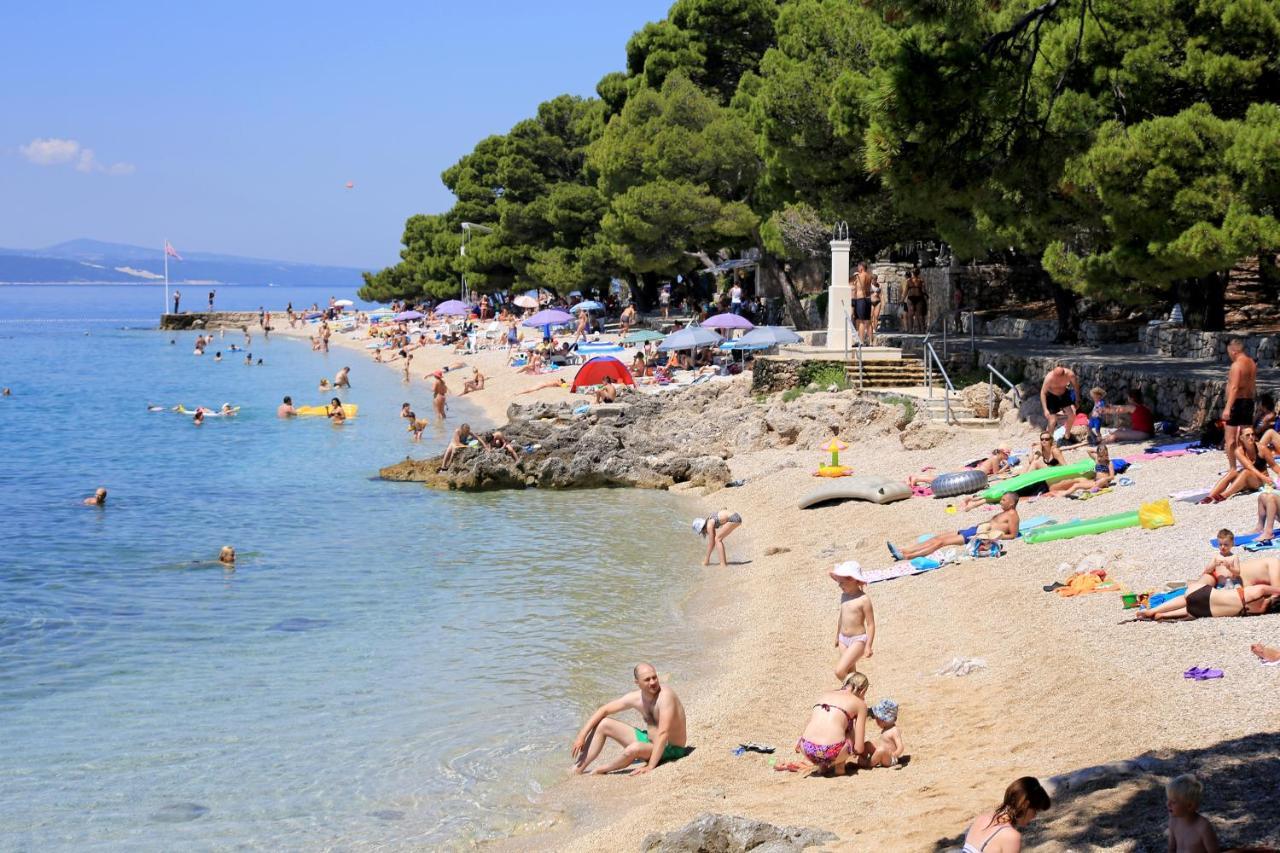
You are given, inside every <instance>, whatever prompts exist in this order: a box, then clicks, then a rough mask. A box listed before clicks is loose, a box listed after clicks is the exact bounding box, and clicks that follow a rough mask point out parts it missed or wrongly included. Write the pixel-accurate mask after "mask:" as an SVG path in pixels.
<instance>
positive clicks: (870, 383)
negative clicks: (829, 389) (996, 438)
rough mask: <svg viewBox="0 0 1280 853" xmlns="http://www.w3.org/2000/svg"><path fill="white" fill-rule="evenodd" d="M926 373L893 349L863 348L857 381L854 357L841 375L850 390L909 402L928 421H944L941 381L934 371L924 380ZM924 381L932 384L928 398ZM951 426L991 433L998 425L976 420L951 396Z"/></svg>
mask: <svg viewBox="0 0 1280 853" xmlns="http://www.w3.org/2000/svg"><path fill="white" fill-rule="evenodd" d="M928 369H929V368H928V367H927V366H926V364H925V362H924V359H923V358H921V357H919V356H917V355H909V354H907V353H904V352H903V350H901V349H897V348H893V347H867V349H866V350H864V351H863V361H862V378H861V381H859V377H858V362H857V359H856V357H855V358H851V359H850V360H849V361H848V362H846V363H845V375H847V376H848V377H849V383H850V384H851V385H852V386H853V387H854V388H857V389H859V390H861V391H863V392H865V393H868V394H871V395H873V396H876V397H899V398H901V397H907V398H910V399H911V400H912V401H913V402H914V403H915V405H916V408H917V409H918V410H919V411H922V412H924V413H925V414H927V415H928V416H929V417H930V418H931V419H933V420H937V421H946V420H947V401H946V397H945V396H944V393H943V392H944V389H945V386H944V384H943V380H942V377H941V376H940V375H939V374H938V372H937V371H936V370H934V371H933V375H932V377H926V373H925V371H926V370H928ZM927 378H931V379H932V381H933V396H932V397H930V396H929V393H928V390H927V389H926V381H927ZM951 422H952V423H953V424H955V425H957V426H961V427H966V428H973V429H994V428H995V427H997V426H998V425H999V421H998V420H994V419H991V418H980V417H978V416H977V413H976V412H974V411H973V409H971V408H970V407H968V406H967V405H965V404H964V403H963V402H962V401H961V400H960V398H959V396H958V395H956V394H952V395H951Z"/></svg>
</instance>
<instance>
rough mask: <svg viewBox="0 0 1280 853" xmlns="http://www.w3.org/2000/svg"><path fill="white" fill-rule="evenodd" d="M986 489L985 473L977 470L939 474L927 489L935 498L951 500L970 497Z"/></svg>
mask: <svg viewBox="0 0 1280 853" xmlns="http://www.w3.org/2000/svg"><path fill="white" fill-rule="evenodd" d="M986 487H987V472H986V471H979V470H978V469H977V468H969V469H967V470H964V471H956V472H955V473H954V474H939V475H938V476H936V477H934V478H933V482H932V483H930V484H929V488H930V489H932V490H933V496H934V497H935V498H953V497H955V496H957V495H971V494H973V493H974V492H980V491H982V490H983V489H985V488H986Z"/></svg>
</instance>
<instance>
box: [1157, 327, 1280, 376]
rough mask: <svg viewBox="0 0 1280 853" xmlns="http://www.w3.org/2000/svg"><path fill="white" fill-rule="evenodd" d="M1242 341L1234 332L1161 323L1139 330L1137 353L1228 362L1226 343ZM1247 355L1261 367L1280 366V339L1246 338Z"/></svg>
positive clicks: (1274, 336)
mask: <svg viewBox="0 0 1280 853" xmlns="http://www.w3.org/2000/svg"><path fill="white" fill-rule="evenodd" d="M1235 337H1241V336H1240V335H1238V334H1236V333H1233V332H1197V331H1194V330H1192V329H1185V328H1183V327H1182V326H1171V325H1169V324H1168V323H1160V324H1156V325H1151V326H1143V327H1142V328H1140V329H1139V330H1138V349H1139V350H1141V351H1142V352H1148V353H1154V354H1157V355H1165V356H1170V357H1172V358H1201V359H1214V360H1216V361H1220V362H1224V363H1225V362H1226V361H1227V342H1228V341H1229V340H1231V339H1232V338H1235ZM1243 339H1244V351H1245V352H1246V353H1248V354H1249V355H1250V356H1252V357H1253V358H1255V359H1257V361H1258V364H1259V365H1261V366H1262V367H1276V366H1280V335H1244V336H1243Z"/></svg>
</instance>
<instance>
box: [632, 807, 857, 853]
mask: <svg viewBox="0 0 1280 853" xmlns="http://www.w3.org/2000/svg"><path fill="white" fill-rule="evenodd" d="M838 840H839V838H838V837H837V836H836V835H834V834H833V833H830V832H827V831H825V830H822V829H808V828H805V827H798V826H775V825H773V824H771V823H763V822H761V821H758V820H751V819H750V818H745V817H735V816H733V815H719V814H704V815H700V816H699V817H698V818H696V819H695V820H694V821H693V822H692V823H690V824H688V825H687V826H684V827H682V828H680V829H677V830H674V831H672V832H655V833H652V834H650V835H647V836H645V839H644V841H642V842H640V849H641V850H642V851H644V853H745V851H748V850H751V851H756V853H790V851H796V850H804V849H805V848H806V847H817V846H820V845H824V844H830V843H831V842H833V841H838Z"/></svg>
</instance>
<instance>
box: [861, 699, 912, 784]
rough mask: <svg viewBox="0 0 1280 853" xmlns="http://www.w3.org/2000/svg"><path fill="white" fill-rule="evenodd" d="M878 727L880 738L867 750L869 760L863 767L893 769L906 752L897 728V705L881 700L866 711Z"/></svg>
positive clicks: (887, 700) (893, 702)
mask: <svg viewBox="0 0 1280 853" xmlns="http://www.w3.org/2000/svg"><path fill="white" fill-rule="evenodd" d="M868 713H869V714H870V715H871V717H872V718H873V719H875V721H876V724H877V725H879V726H880V738H879V739H878V740H876V741H875V742H874V744H873V745H872V747H870V748H868V750H867V752H868V753H869V754H870V757H869V758H866V759H865V764H864V765H863V766H864V767H893V766H894V765H896V764H898V762H899V761H900V760H901V759H902V756H903V754H904V753H905V752H906V751H907V748H906V745H905V744H903V742H902V729H900V728H898V703H897V702H895V701H893V700H892V699H881V700H880V701H879V702H877V703H876V704H875V705H873V706H872V707H871V709H870V710H869V711H868Z"/></svg>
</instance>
